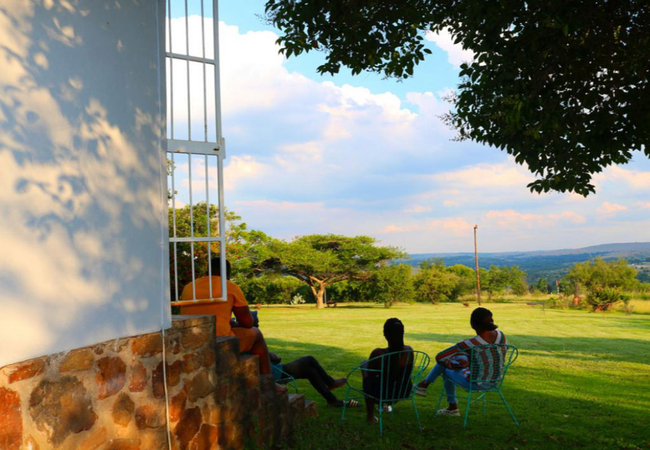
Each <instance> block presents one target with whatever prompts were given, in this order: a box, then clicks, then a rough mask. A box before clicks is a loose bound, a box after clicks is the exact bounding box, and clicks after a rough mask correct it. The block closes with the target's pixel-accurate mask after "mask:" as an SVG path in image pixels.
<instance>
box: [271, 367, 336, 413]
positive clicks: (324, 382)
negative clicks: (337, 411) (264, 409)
mask: <svg viewBox="0 0 650 450" xmlns="http://www.w3.org/2000/svg"><path fill="white" fill-rule="evenodd" d="M282 370H284V371H285V372H286V373H288V374H289V375H291V376H292V377H294V378H296V379H306V380H309V382H310V383H311V385H312V386H314V388H315V389H316V390H317V391H318V393H319V394H320V395H322V396H323V398H324V399H325V400H327V403H334V402H336V401H337V398H336V397H335V396H334V394H332V393H331V392H330V390H329V388H331V387H332V386H333V385H334V379H333V378H332V377H330V376H329V375H328V374H327V372H325V369H323V368H322V367H321V365H320V364H319V363H318V361H316V358H314V357H313V356H303V357H302V358H298V359H296V360H295V361H291V362H290V363H287V364H284V365H283V367H282Z"/></svg>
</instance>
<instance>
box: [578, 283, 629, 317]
mask: <svg viewBox="0 0 650 450" xmlns="http://www.w3.org/2000/svg"><path fill="white" fill-rule="evenodd" d="M621 300H623V295H622V294H621V291H620V290H619V289H617V288H613V287H605V288H601V289H594V290H592V291H591V292H589V295H588V296H587V304H589V306H591V309H592V310H594V311H609V310H610V309H611V308H612V306H614V304H616V303H618V302H619V301H621ZM628 301H629V299H628Z"/></svg>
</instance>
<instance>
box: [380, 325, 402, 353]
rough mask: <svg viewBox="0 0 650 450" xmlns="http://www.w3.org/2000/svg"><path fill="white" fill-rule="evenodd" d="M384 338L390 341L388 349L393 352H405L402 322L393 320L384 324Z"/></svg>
mask: <svg viewBox="0 0 650 450" xmlns="http://www.w3.org/2000/svg"><path fill="white" fill-rule="evenodd" d="M384 337H385V338H386V341H388V349H389V350H390V351H391V352H398V351H400V350H404V325H403V324H402V321H401V320H399V319H396V318H394V317H393V318H391V319H388V320H387V321H386V323H384Z"/></svg>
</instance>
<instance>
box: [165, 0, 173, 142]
mask: <svg viewBox="0 0 650 450" xmlns="http://www.w3.org/2000/svg"><path fill="white" fill-rule="evenodd" d="M167 12H168V13H169V20H168V23H169V25H168V26H169V52H170V53H173V52H172V2H171V0H168V3H167ZM169 86H170V89H169V92H170V94H169V96H170V107H169V111H170V114H169V115H170V122H169V124H170V128H171V137H172V139H174V58H169Z"/></svg>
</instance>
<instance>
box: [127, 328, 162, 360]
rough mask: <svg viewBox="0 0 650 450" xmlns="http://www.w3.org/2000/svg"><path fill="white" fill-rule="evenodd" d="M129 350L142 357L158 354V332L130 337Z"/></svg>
mask: <svg viewBox="0 0 650 450" xmlns="http://www.w3.org/2000/svg"><path fill="white" fill-rule="evenodd" d="M131 351H132V352H133V354H134V355H138V356H140V357H142V358H148V357H150V356H154V355H158V354H159V353H161V352H162V336H161V335H160V333H152V334H145V335H142V336H138V337H134V338H132V339H131Z"/></svg>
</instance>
